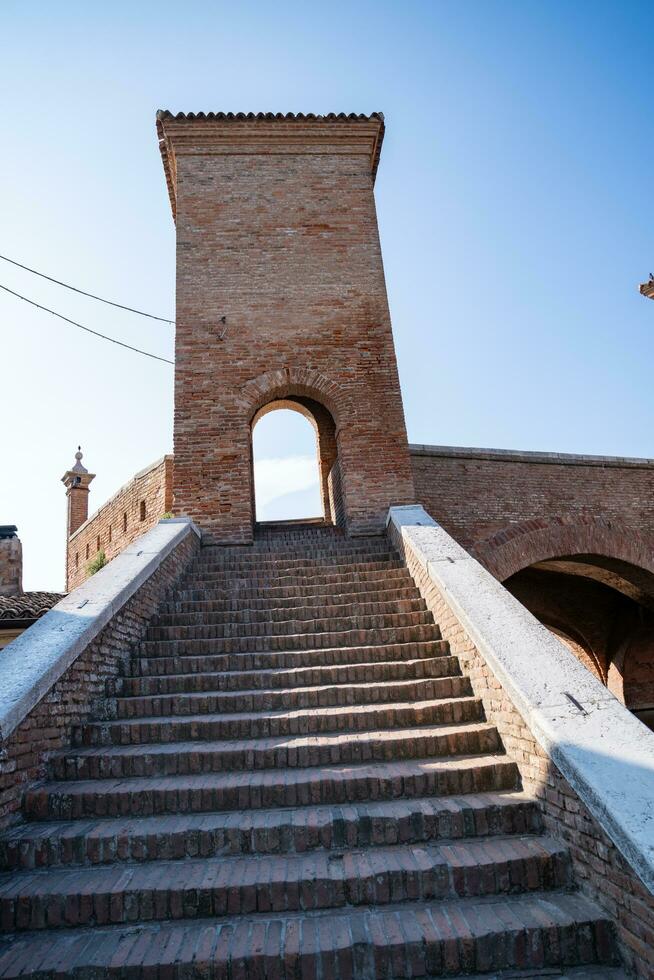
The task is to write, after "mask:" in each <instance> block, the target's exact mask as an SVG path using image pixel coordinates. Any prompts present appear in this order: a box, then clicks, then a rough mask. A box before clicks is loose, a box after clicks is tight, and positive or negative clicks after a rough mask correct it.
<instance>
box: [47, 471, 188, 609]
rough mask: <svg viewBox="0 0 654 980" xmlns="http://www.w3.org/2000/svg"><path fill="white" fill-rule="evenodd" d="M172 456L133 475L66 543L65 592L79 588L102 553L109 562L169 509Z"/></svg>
mask: <svg viewBox="0 0 654 980" xmlns="http://www.w3.org/2000/svg"><path fill="white" fill-rule="evenodd" d="M172 480H173V457H172V456H164V457H163V458H162V459H159V460H157V462H156V463H152V464H151V465H150V466H147V467H146V468H145V469H144V470H141V471H140V473H137V474H136V476H134V477H133V478H132V479H131V480H130V481H129V483H126V484H125V486H123V487H121V488H120V490H119V491H118V492H117V493H115V494H114V496H113V497H112V498H111V499H110V500H108V501H107V502H106V503H105V504H103V506H102V507H101V508H100V509H99V510H97V511H96V512H95V514H93V515H92V516H91V517H89V519H88V520H87V521H85V523H84V524H82V526H81V527H80V528H78V530H77V531H76V532H75V533H74V534H72V535H71V536H70V538H69V540H68V546H67V549H66V589H67V591H70V590H71V589H74V588H75V587H76V586H78V585H80V583H81V582H83V581H84V580H85V579H86V578H87V575H88V571H87V568H88V564H89V562H90V561H91V560H92V559H93V558H95V556H96V555H97V553H98V551H100V550H101V549H102V550H104V553H105V555H106V557H107V560H108V561H110V560H111V559H112V558H115V557H116V555H119V554H120V552H121V551H122V550H123V549H124V548H126V547H127V545H128V544H131V543H132V541H134V540H135V539H136V538H138V537H140V536H141V535H142V534H145V532H146V531H149V530H150V528H151V527H154V525H155V524H156V523H157V522H158V521H159V520H160V519H161V518H162V517H163V515H164V514H165V513H167V512H169V511H172V509H173V499H172Z"/></svg>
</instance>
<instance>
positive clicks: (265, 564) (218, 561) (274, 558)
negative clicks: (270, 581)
mask: <svg viewBox="0 0 654 980" xmlns="http://www.w3.org/2000/svg"><path fill="white" fill-rule="evenodd" d="M221 551H222V553H221V554H217V555H212V556H210V555H207V554H206V553H202V554H201V556H200V557H199V558H197V559H196V560H195V561H194V562H193V564H192V565H191V566H190V568H189V572H190V573H191V574H192V575H194V574H200V575H205V574H211V573H213V572H220V571H233V570H236V571H241V570H243V571H245V572H249V571H250V570H251V569H252V570H254V571H255V572H258V573H261V572H265V571H268V570H272V571H273V572H275V573H276V572H277V571H278V570H283V571H284V572H288V573H290V572H292V571H294V570H296V569H305V568H308V569H312V568H325V569H329V568H331V566H332V565H343V566H345V565H361V564H369V563H370V562H389V561H392V562H397V561H398V560H399V559H398V554H397V552H396V551H393V550H392V549H391V548H389V546H388V542H386V544H385V545H381V546H380V547H378V548H372V549H370V548H365V549H364V548H359V549H352V548H326V549H322V550H319V551H316V552H314V553H308V552H307V551H303V552H302V551H298V553H297V554H288V553H286V554H283V553H282V552H270V553H268V552H261V551H253V552H251V553H250V554H240V555H232V554H231V553H230V552H229V551H227V549H221Z"/></svg>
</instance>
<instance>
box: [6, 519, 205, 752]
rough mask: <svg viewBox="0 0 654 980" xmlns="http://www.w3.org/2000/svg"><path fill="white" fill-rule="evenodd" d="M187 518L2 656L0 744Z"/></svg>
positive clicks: (153, 536)
mask: <svg viewBox="0 0 654 980" xmlns="http://www.w3.org/2000/svg"><path fill="white" fill-rule="evenodd" d="M193 533H195V534H197V535H198V537H199V536H200V532H199V530H198V529H197V527H196V526H195V524H193V522H192V521H191V520H189V519H188V518H178V519H176V520H175V519H173V520H166V521H160V522H159V524H157V525H156V526H155V527H153V528H152V529H151V530H150V531H148V532H147V533H146V534H144V535H143V536H142V537H140V538H137V540H136V541H133V542H132V544H130V545H129V546H128V547H127V548H125V550H124V551H122V552H121V553H120V554H119V555H117V556H116V558H114V559H113V561H111V562H109V564H107V565H105V567H104V568H102V569H100V571H99V572H96V574H95V575H93V576H91V578H88V579H87V580H86V581H85V582H83V583H82V585H80V586H78V588H76V589H74V590H73V591H72V592H70V593H69V594H68V595H67V596H65V598H63V599H62V600H61V601H60V602H58V603H57V605H56V606H53V608H52V609H51V610H50V611H49V612H47V613H46V614H45V616H42V617H41V619H39V620H38V621H37V622H36V623H35V624H34V625H33V626H30V628H29V629H28V630H25V632H24V633H22V634H21V635H20V636H19V637H17V639H15V640H13V642H12V643H10V644H9V645H8V646H6V647H5V649H4V650H3V651H2V653H1V654H0V740H4V739H6V738H7V736H8V735H10V734H11V733H12V732H13V731H14V729H15V728H16V727H17V726H18V725H19V724H20V723H21V721H23V719H24V718H25V717H26V716H27V715H28V714H29V712H30V711H31V710H32V708H34V706H35V705H36V704H38V702H39V701H40V700H41V698H43V697H44V696H45V695H46V694H47V693H48V691H49V690H51V688H52V687H53V685H54V684H55V683H56V682H57V681H58V680H59V678H60V677H61V676H62V674H63V673H64V672H65V671H66V670H67V669H68V667H70V665H71V664H72V663H73V662H74V661H75V660H76V658H77V657H78V656H79V655H80V653H82V651H83V650H84V649H85V648H86V647H87V646H88V645H89V643H91V641H92V640H94V639H95V637H96V636H97V635H98V633H99V632H100V631H101V630H102V628H103V627H104V626H106V624H107V623H108V622H109V620H110V619H111V618H112V616H114V615H115V614H116V613H117V612H119V611H120V609H122V607H123V606H124V605H125V603H126V602H127V601H128V600H129V599H131V598H132V596H133V595H134V593H135V592H136V591H137V590H138V589H139V588H140V587H141V585H143V583H144V582H146V581H147V580H148V579H149V578H150V576H151V575H153V574H154V572H156V571H157V569H158V568H159V566H160V565H161V563H162V562H163V561H164V560H165V559H166V558H167V557H168V555H169V554H170V553H171V552H172V551H174V550H175V548H176V547H177V546H178V545H179V544H180V543H181V542H182V541H183V540H184V538H186V537H187V535H189V534H193Z"/></svg>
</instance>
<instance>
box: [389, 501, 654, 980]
mask: <svg viewBox="0 0 654 980" xmlns="http://www.w3.org/2000/svg"><path fill="white" fill-rule="evenodd" d="M387 528H388V533H389V536H390V538H391V541H392V542H393V544H394V545H395V546H396V547H397V548H398V550H399V551H400V553H401V554H402V555H403V557H404V560H405V562H406V564H407V566H408V568H409V570H410V571H411V573H412V575H413V577H414V579H415V580H416V582H417V584H418V586H419V588H420V591H421V593H422V596H423V598H424V599H425V601H426V603H427V606H428V608H429V609H430V610H431V611H432V612H433V614H434V618H435V619H436V622H438V624H439V626H440V628H441V631H442V635H443V638H444V639H445V640H447V641H449V642H450V646H451V648H452V653H453V654H455V655H457V656H459V659H460V662H461V665H462V668H463V670H464V672H465V673H468V674H469V676H470V678H471V682H472V686H473V690H474V693H475V695H476V696H478V697H481V698H482V700H483V702H484V707H485V711H486V717H487V720H488V721H489V722H492V723H494V724H496V725H497V728H498V731H499V732H500V734H501V736H502V741H503V743H504V745H505V747H506V750H507V753H508V754H509V755H512V756H513V758H514V759H515V761H516V762H517V763H518V767H519V769H520V771H521V776H522V780H523V784H524V787H525V789H526V790H528V791H532V792H534V793H535V795H536V796H537V797H538V798H539V800H540V803H541V807H542V809H543V813H544V817H545V821H546V825H548V829H549V832H550V833H553V834H556V835H558V836H560V837H562V838H563V839H565V840H566V841H567V842H568V843H569V845H570V847H571V850H572V852H573V856H574V858H575V864H576V866H577V875H578V877H579V878H580V883H581V885H582V888H584V890H585V891H586V892H587V893H588V894H591V895H592V896H593V897H594V898H595V899H596V900H597V901H599V902H600V903H603V904H604V906H605V907H607V908H609V907H610V911H611V913H612V914H613V915H614V916H615V917H616V918H617V920H618V928H619V931H620V932H621V938H622V941H623V948H624V949H627V948H632V949H636V948H637V946H638V934H639V931H640V929H641V928H642V927H643V926H645V927H646V928H647V929H652V928H653V927H654V900H653V898H652V893H653V892H654V733H653V732H651V731H650V730H649V729H647V728H646V727H645V726H644V725H643V724H642V723H641V722H640V721H638V720H637V719H636V718H635V716H634V715H632V714H631V712H630V711H629V710H628V709H627V708H626V707H625V706H624V705H622V704H621V703H620V702H619V701H618V700H617V698H615V697H614V696H613V695H612V694H611V693H610V691H608V690H607V689H606V688H605V687H604V686H603V685H602V684H601V683H600V681H598V680H597V679H596V678H595V677H593V676H592V675H591V674H590V673H589V672H588V671H587V670H586V668H585V667H584V666H583V665H582V664H581V663H580V662H579V661H578V660H577V659H576V657H575V656H574V655H573V654H572V653H571V652H570V651H569V650H568V648H567V647H566V646H565V645H564V644H563V643H561V642H560V641H559V640H558V639H557V638H556V637H555V636H554V635H553V634H552V633H550V632H549V630H548V629H547V628H546V627H545V626H543V625H542V624H541V623H539V622H538V620H537V619H536V618H535V617H534V616H533V615H532V614H531V613H530V612H529V611H528V610H527V609H525V607H524V606H522V605H521V603H520V602H518V600H517V599H515V598H514V597H513V596H512V595H511V594H510V593H509V592H508V591H507V590H506V589H505V588H504V586H503V585H502V584H501V583H500V582H498V581H497V580H496V579H495V578H494V577H493V576H492V575H491V574H490V573H489V572H488V571H486V569H485V568H483V566H482V565H480V564H479V562H477V561H476V560H475V559H474V558H473V557H472V556H471V555H470V554H469V553H468V552H467V551H466V550H465V549H464V548H462V547H461V545H459V544H458V542H456V541H455V540H454V538H452V537H451V536H450V535H449V534H448V533H447V532H446V531H445V530H444V529H443V528H442V527H441V526H440V525H439V524H438V523H437V522H436V521H435V520H433V518H431V517H430V516H429V514H428V513H427V512H426V511H425V510H424V509H423V508H422V507H420V506H407V507H392V508H391V509H390V511H389V514H388V521H387ZM616 850H617V852H618V853H617V854H616V853H615V851H616ZM636 877H637V879H638V880H636ZM643 886H644V887H643ZM633 899H635V901H634V900H633ZM634 909H639V910H640V912H639V913H638V915H637V916H636V918H638V919H639V922H637V923H636V922H635V921H634ZM641 948H642V947H641ZM647 955H648V958H649V957H650V956H651V957H654V951H652V950H651V947H650V948H649V952H648V954H647ZM638 958H639V954H636V960H638ZM628 960H629V955H628V953H627V961H628ZM652 965H654V960H653V963H649V962H648V968H649V967H651V966H652ZM638 966H640V968H641V969H642V968H643V964H642V962H641V963H640V964H638V963H636V967H637V968H638ZM638 975H646V974H640V973H639V974H638ZM647 975H649V974H647Z"/></svg>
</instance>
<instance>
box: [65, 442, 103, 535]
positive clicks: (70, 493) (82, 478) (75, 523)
mask: <svg viewBox="0 0 654 980" xmlns="http://www.w3.org/2000/svg"><path fill="white" fill-rule="evenodd" d="M94 479H95V473H89V471H88V470H87V469H86V467H84V466H82V450H81V447H80V446H78V447H77V452H76V453H75V465H74V466H73V468H72V469H70V470H66V472H65V473H64V475H63V476H62V478H61V482H62V483H63V484H64V486H65V487H66V496H67V497H68V524H67V528H66V540H68V539H69V538H70V536H71V534H74V533H75V531H76V530H77V528H78V527H81V526H82V524H83V523H84V521H85V520H86V519H87V517H88V516H89V483H90V482H91V480H94Z"/></svg>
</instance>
